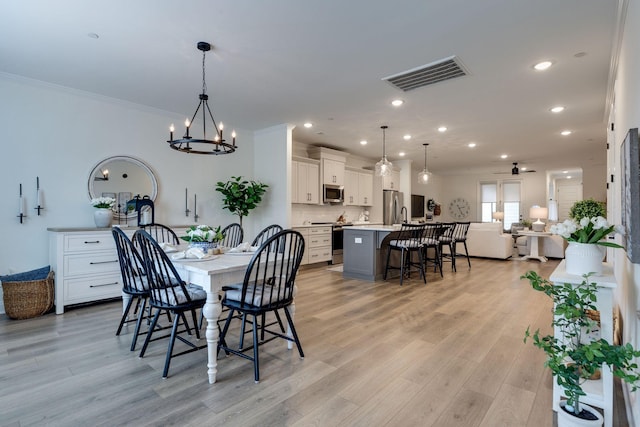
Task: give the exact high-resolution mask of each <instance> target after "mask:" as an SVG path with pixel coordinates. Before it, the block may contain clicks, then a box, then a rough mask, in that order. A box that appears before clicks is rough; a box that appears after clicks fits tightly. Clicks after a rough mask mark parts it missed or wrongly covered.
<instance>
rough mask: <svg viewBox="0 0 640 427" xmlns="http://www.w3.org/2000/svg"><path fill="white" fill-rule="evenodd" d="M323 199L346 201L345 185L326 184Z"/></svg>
mask: <svg viewBox="0 0 640 427" xmlns="http://www.w3.org/2000/svg"><path fill="white" fill-rule="evenodd" d="M323 189H324V191H323V194H322V196H323V197H322V201H323V202H324V203H342V202H343V201H344V186H342V185H331V184H324V186H323Z"/></svg>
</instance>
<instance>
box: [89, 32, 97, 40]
mask: <svg viewBox="0 0 640 427" xmlns="http://www.w3.org/2000/svg"><path fill="white" fill-rule="evenodd" d="M87 37H91V38H92V39H98V38H100V36H99V35H97V34H96V33H88V34H87Z"/></svg>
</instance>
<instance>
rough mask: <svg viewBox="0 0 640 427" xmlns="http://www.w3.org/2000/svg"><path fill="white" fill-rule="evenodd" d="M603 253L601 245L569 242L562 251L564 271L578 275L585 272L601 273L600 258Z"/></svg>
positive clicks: (601, 258)
mask: <svg viewBox="0 0 640 427" xmlns="http://www.w3.org/2000/svg"><path fill="white" fill-rule="evenodd" d="M605 254H606V250H605V248H604V247H603V246H600V245H594V244H592V243H577V242H569V246H568V247H567V250H566V251H565V252H564V259H565V268H566V271H567V273H569V274H575V275H578V276H582V275H583V274H587V273H595V274H596V275H598V274H602V260H603V259H604V256H605Z"/></svg>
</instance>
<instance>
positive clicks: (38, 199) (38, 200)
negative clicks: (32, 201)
mask: <svg viewBox="0 0 640 427" xmlns="http://www.w3.org/2000/svg"><path fill="white" fill-rule="evenodd" d="M36 204H37V206H36V207H35V208H33V209H35V210H36V211H38V216H40V211H41V210H43V209H44V202H43V200H42V191H41V190H40V177H39V176H36Z"/></svg>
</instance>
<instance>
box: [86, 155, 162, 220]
mask: <svg viewBox="0 0 640 427" xmlns="http://www.w3.org/2000/svg"><path fill="white" fill-rule="evenodd" d="M87 186H88V189H89V198H91V199H93V198H95V197H113V198H114V199H116V206H115V213H114V215H113V216H114V218H116V219H124V218H130V219H132V218H135V217H136V215H137V213H136V212H134V211H129V212H128V213H127V202H128V201H129V200H132V199H133V198H134V197H136V196H137V195H139V196H140V197H141V198H142V197H144V196H149V198H150V199H151V200H154V201H155V199H156V195H157V194H158V182H157V180H156V177H155V175H154V174H153V171H152V170H151V168H150V167H149V166H147V165H146V164H145V163H144V162H142V161H141V160H138V159H135V158H133V157H128V156H114V157H109V158H107V159H104V160H103V161H101V162H100V163H98V164H97V165H96V166H95V167H94V168H93V169H92V170H91V173H90V174H89V179H88V182H87Z"/></svg>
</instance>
